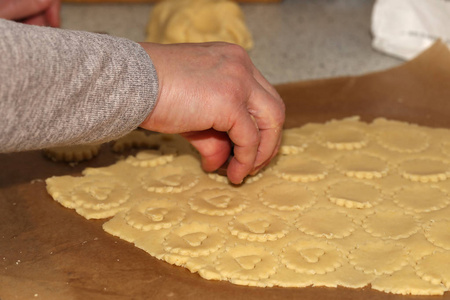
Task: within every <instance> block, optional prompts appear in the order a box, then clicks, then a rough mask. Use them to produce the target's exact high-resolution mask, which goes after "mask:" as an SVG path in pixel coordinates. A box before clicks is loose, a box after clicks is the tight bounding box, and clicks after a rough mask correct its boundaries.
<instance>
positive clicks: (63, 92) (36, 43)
mask: <svg viewBox="0 0 450 300" xmlns="http://www.w3.org/2000/svg"><path fill="white" fill-rule="evenodd" d="M157 95H158V80H157V75H156V71H155V68H154V66H153V64H152V61H151V59H150V57H149V56H148V55H147V53H146V52H145V51H144V49H143V48H142V47H141V46H140V45H139V44H137V43H135V42H133V41H130V40H127V39H122V38H117V37H112V36H108V35H103V34H94V33H88V32H80V31H69V30H62V29H55V28H48V27H38V26H30V25H24V24H20V23H15V22H11V21H6V20H2V19H0V152H13V151H23V150H33V149H39V148H44V147H51V146H61V145H71V144H83V143H92V142H105V141H108V140H111V139H114V138H118V137H120V136H122V135H124V134H126V133H127V132H129V131H131V130H133V129H134V128H136V127H137V126H138V125H139V124H140V123H142V121H144V119H145V118H146V116H147V115H148V114H149V113H150V112H151V110H152V109H153V107H154V105H155V102H156V99H157Z"/></svg>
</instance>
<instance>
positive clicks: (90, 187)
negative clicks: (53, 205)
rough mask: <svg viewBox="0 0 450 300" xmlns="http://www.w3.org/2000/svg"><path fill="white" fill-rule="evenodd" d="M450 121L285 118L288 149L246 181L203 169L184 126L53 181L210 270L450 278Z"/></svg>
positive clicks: (141, 237)
mask: <svg viewBox="0 0 450 300" xmlns="http://www.w3.org/2000/svg"><path fill="white" fill-rule="evenodd" d="M449 137H450V131H449V130H445V129H444V130H443V129H440V130H438V129H432V128H426V127H420V126H417V125H412V124H407V123H401V122H397V121H389V120H385V119H376V120H375V121H374V122H372V123H370V124H367V123H363V122H360V121H359V120H358V119H357V118H349V119H344V120H338V121H336V120H333V121H330V122H327V123H325V124H308V125H305V126H304V127H301V128H294V129H287V130H285V131H284V132H283V143H282V148H281V149H282V151H280V154H279V155H278V156H277V157H276V158H275V159H274V161H273V162H272V163H271V164H270V165H269V166H268V167H266V169H265V170H263V171H262V172H261V173H260V174H259V175H257V176H254V177H251V178H248V179H247V181H246V182H245V183H244V184H242V185H240V186H236V185H232V184H230V183H229V181H228V180H227V178H226V177H223V176H220V175H218V174H214V173H212V174H206V173H204V172H203V171H202V169H201V167H200V161H199V157H198V154H197V153H195V152H194V151H193V150H192V147H190V146H189V144H188V143H187V142H186V141H184V140H183V139H180V138H179V137H177V136H170V135H162V134H155V135H149V136H147V135H145V134H142V133H133V134H132V135H131V136H129V137H128V138H125V139H123V140H121V141H118V142H116V145H115V147H114V150H115V151H123V150H124V149H126V148H130V147H141V146H144V147H147V148H151V149H150V150H143V151H141V152H139V153H138V154H136V155H133V156H128V157H127V158H124V159H122V160H120V161H118V162H117V163H115V164H114V165H111V166H109V167H103V168H87V169H85V170H84V172H83V176H81V177H72V176H61V177H52V178H49V179H47V181H46V182H47V190H48V192H49V193H50V195H51V196H52V197H53V198H54V199H55V200H56V201H58V202H60V203H61V204H62V205H64V206H66V207H68V208H71V209H75V210H76V211H77V213H79V214H80V215H82V216H84V217H85V218H88V219H90V218H97V219H98V218H109V217H112V218H111V219H110V220H108V221H107V222H105V223H104V225H103V228H104V230H105V231H107V232H108V233H110V234H112V235H115V236H118V237H120V238H122V239H124V240H126V241H128V242H130V243H134V244H135V245H136V247H139V248H141V249H143V250H144V251H146V252H148V253H149V254H150V255H152V256H154V257H156V258H158V259H161V260H164V261H166V262H168V263H171V264H174V265H177V266H182V267H185V268H187V269H189V270H190V271H191V272H197V273H198V274H199V275H200V276H202V277H204V278H206V279H210V280H228V281H230V282H232V283H234V284H240V285H250V286H258V287H271V286H281V287H305V286H311V285H312V286H326V287H337V286H345V287H349V288H361V287H364V286H367V285H369V284H370V285H371V286H372V288H373V289H376V290H380V291H384V292H388V293H395V294H414V295H441V294H443V293H445V292H446V291H448V290H449V289H450V273H449V268H448V264H449V263H450V242H449V240H450V197H449V194H448V193H449V192H448V191H449V189H450V179H449V178H448V177H449V176H450V168H449V163H448V159H449V153H450V150H449V148H450V147H449V146H448V143H443V142H442V141H445V140H447V141H448V140H449Z"/></svg>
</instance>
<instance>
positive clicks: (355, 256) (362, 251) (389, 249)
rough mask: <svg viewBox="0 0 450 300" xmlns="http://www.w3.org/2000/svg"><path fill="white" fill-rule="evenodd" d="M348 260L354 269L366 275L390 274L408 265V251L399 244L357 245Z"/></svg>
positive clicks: (376, 242)
mask: <svg viewBox="0 0 450 300" xmlns="http://www.w3.org/2000/svg"><path fill="white" fill-rule="evenodd" d="M348 259H349V261H350V263H351V264H352V265H353V266H354V267H355V269H357V270H360V271H363V272H364V273H367V274H376V275H383V274H392V273H394V272H395V271H398V270H400V269H402V268H403V267H404V266H406V265H407V264H408V250H406V249H405V248H404V247H403V246H402V245H401V244H395V243H392V242H383V241H381V240H379V241H375V242H368V243H366V244H362V245H358V246H357V247H356V248H355V249H354V250H352V251H351V252H350V253H349V255H348Z"/></svg>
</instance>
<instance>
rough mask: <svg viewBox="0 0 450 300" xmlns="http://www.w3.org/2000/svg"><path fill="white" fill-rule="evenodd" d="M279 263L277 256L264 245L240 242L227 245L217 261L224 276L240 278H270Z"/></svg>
mask: <svg viewBox="0 0 450 300" xmlns="http://www.w3.org/2000/svg"><path fill="white" fill-rule="evenodd" d="M278 265H279V262H278V259H277V257H276V256H274V255H273V253H271V252H270V251H267V250H266V249H265V248H264V247H261V246H255V245H240V244H238V245H235V246H231V247H227V249H226V251H225V252H223V253H222V254H221V255H219V257H218V259H217V261H216V268H217V270H218V271H219V273H220V274H221V276H222V278H226V279H240V280H259V279H264V278H268V277H269V276H270V275H272V274H274V273H275V272H276V269H277V268H278Z"/></svg>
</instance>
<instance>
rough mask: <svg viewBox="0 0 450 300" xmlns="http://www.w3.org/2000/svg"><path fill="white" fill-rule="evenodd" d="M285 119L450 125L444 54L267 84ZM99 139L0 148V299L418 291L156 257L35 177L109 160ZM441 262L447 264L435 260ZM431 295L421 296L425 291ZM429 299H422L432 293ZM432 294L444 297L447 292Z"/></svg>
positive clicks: (449, 78) (448, 65)
mask: <svg viewBox="0 0 450 300" xmlns="http://www.w3.org/2000/svg"><path fill="white" fill-rule="evenodd" d="M277 89H278V91H279V92H280V94H281V95H282V97H283V99H284V100H285V103H286V107H287V121H286V124H285V126H286V127H293V126H300V125H302V124H305V123H307V122H323V121H327V120H329V119H332V118H342V117H348V116H353V115H360V116H361V117H362V119H363V120H366V121H371V120H372V119H373V118H376V117H386V118H390V119H397V120H403V121H409V122H414V123H418V124H421V125H428V126H433V127H448V128H450V104H449V103H450V53H449V51H448V50H447V48H446V47H445V46H443V45H442V44H440V43H437V44H435V45H434V46H433V47H432V48H430V49H429V50H427V51H426V52H425V53H423V54H422V55H421V56H419V57H418V58H417V59H415V60H413V61H410V62H407V63H405V64H404V65H402V66H400V67H396V68H394V69H390V70H387V71H383V72H377V73H373V74H368V75H364V76H359V77H342V78H333V79H323V80H315V81H308V82H297V83H289V84H283V85H279V86H277ZM116 159H117V157H116V156H115V154H112V153H111V152H110V151H109V149H108V147H107V146H105V147H104V148H103V149H102V152H101V153H100V155H99V156H98V157H97V158H95V159H93V160H91V161H89V162H86V163H80V164H78V165H77V166H75V167H71V166H69V165H67V164H64V163H54V162H51V161H49V160H48V159H46V158H44V157H43V155H42V154H41V152H40V151H33V152H25V153H15V154H2V155H0V299H1V300H9V299H46V300H47V299H48V300H52V299H58V300H59V299H83V300H84V299H109V300H113V299H233V300H238V299H245V300H248V299H259V300H264V299H382V300H383V299H427V298H428V297H417V296H416V297H414V296H400V295H392V294H385V293H380V292H377V291H373V290H371V289H370V288H369V287H368V288H364V289H356V290H353V289H346V288H340V287H339V288H313V287H310V288H301V289H293V288H292V289H291V288H289V289H283V288H264V289H263V288H253V287H245V286H237V285H233V284H230V283H228V282H217V281H207V280H205V279H202V278H201V277H200V276H198V275H197V274H191V273H190V272H189V271H187V270H185V269H183V268H180V267H175V266H172V265H169V264H167V263H165V262H161V261H158V260H157V259H155V258H153V257H151V256H150V255H148V254H147V253H145V252H143V251H142V250H140V249H138V248H136V247H134V246H133V245H132V244H129V243H127V242H125V241H121V240H119V239H117V238H115V237H113V236H110V235H109V234H107V233H105V232H104V231H103V230H102V228H101V225H102V223H103V222H104V221H92V220H91V221H88V220H85V219H84V218H83V217H81V216H79V215H77V214H76V213H75V212H74V211H72V210H70V209H66V208H63V207H62V206H61V205H59V204H58V203H56V202H55V201H53V200H52V199H51V198H50V197H49V196H48V194H47V192H46V190H45V184H44V182H43V181H42V180H43V179H45V178H47V177H49V176H53V175H61V174H79V172H80V171H81V170H82V169H84V168H85V167H87V166H103V165H108V164H111V163H113V162H114V161H115V160H116ZM443 263H450V262H443ZM430 298H431V297H430ZM435 298H436V297H432V299H435ZM439 298H440V299H450V294H449V293H447V294H446V295H445V296H444V297H442V298H441V297H439Z"/></svg>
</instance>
